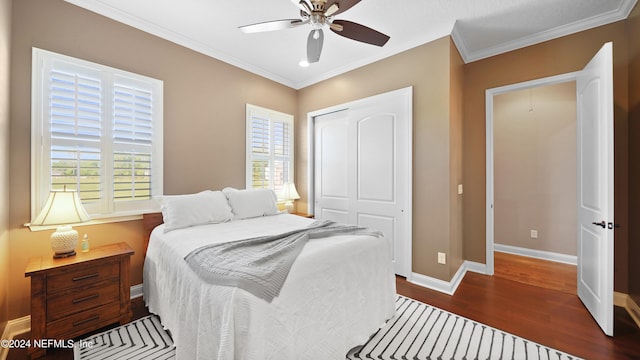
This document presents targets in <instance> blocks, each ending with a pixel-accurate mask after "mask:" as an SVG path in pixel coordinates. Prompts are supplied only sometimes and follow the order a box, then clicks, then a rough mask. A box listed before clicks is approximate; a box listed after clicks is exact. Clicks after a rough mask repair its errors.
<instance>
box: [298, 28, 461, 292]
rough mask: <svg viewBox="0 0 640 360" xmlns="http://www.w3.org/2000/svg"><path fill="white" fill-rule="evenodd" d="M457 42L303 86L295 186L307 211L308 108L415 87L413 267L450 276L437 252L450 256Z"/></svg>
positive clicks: (443, 41)
mask: <svg viewBox="0 0 640 360" xmlns="http://www.w3.org/2000/svg"><path fill="white" fill-rule="evenodd" d="M452 46H453V44H452V42H451V40H450V38H449V37H445V38H441V39H439V40H436V41H434V42H431V43H429V44H426V45H422V46H419V47H417V48H414V49H412V50H409V51H406V52H403V53H401V54H398V55H395V56H393V57H390V58H387V59H384V60H381V61H378V62H376V63H374V64H371V65H368V66H365V67H363V68H360V69H356V70H353V71H350V72H348V73H346V74H343V75H339V76H336V77H334V78H332V79H329V80H326V81H323V82H321V83H318V84H315V85H312V86H309V87H307V88H304V89H302V90H299V92H298V113H297V122H296V139H297V141H298V142H297V145H296V186H297V187H298V190H299V192H300V195H301V197H302V199H301V200H299V201H297V202H296V204H297V206H298V209H305V210H306V208H307V194H308V189H307V181H308V179H307V170H308V164H309V162H308V159H307V150H306V149H307V146H308V144H307V130H308V129H307V120H306V116H307V113H308V112H311V111H316V110H320V109H324V108H327V107H330V106H334V105H338V104H342V103H346V102H349V101H353V100H357V99H362V98H365V97H368V96H372V95H376V94H380V93H384V92H387V91H391V90H396V89H400V88H404V87H407V86H413V271H414V272H417V273H420V274H425V275H428V276H432V277H435V278H439V279H443V280H446V281H448V280H450V278H451V272H450V269H449V267H448V266H445V265H438V264H437V252H444V253H447V254H448V255H449V257H451V254H450V251H451V249H450V236H451V234H450V227H449V226H447V224H450V221H451V219H450V217H451V216H450V213H451V211H452V210H451V207H450V204H449V201H450V191H451V190H452V189H451V181H450V171H451V170H450V156H451V154H450V152H451V150H450V146H451V140H450V136H451V128H450V127H451V124H450V121H449V119H450V111H451V109H450V105H449V104H450V97H451V96H450V88H449V87H450V77H451V73H450V71H451V70H450V68H451V59H450V57H451V56H450V52H451V47H452ZM456 71H457V72H460V70H459V69H458V70H456ZM460 252H461V250H460ZM454 258H461V254H460V255H456V256H454Z"/></svg>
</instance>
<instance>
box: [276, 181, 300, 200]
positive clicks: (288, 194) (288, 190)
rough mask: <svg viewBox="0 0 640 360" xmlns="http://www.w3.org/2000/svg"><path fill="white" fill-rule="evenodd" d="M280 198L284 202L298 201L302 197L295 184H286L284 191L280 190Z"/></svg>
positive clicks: (283, 187)
mask: <svg viewBox="0 0 640 360" xmlns="http://www.w3.org/2000/svg"><path fill="white" fill-rule="evenodd" d="M279 195H280V198H281V199H283V200H298V199H300V195H299V194H298V191H297V190H296V186H295V185H294V184H293V183H290V182H288V183H284V185H283V186H282V190H280V194H279Z"/></svg>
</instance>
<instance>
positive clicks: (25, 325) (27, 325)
mask: <svg viewBox="0 0 640 360" xmlns="http://www.w3.org/2000/svg"><path fill="white" fill-rule="evenodd" d="M142 288H143V287H142V284H138V285H133V286H132V287H131V290H130V292H131V299H135V298H139V297H141V296H142ZM29 331H31V315H27V316H23V317H21V318H18V319H13V320H9V321H8V322H7V326H6V327H5V328H4V333H2V338H1V339H2V340H11V339H13V338H14V337H15V336H18V335H20V334H24V333H26V332H29ZM8 355H9V349H8V348H6V347H0V360H6V359H7V356H8Z"/></svg>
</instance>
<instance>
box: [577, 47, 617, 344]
mask: <svg viewBox="0 0 640 360" xmlns="http://www.w3.org/2000/svg"><path fill="white" fill-rule="evenodd" d="M612 59H613V55H612V44H611V43H607V44H605V45H604V46H603V47H602V49H600V51H599V52H598V53H597V54H596V56H595V57H594V58H593V59H592V60H591V61H590V62H589V64H587V66H586V67H585V68H584V70H583V71H582V72H580V74H579V75H578V78H577V82H576V84H577V85H576V90H577V102H578V104H577V107H578V108H577V115H578V120H577V125H578V138H577V140H578V296H579V297H580V299H581V300H582V302H583V303H584V305H585V306H586V308H587V309H588V310H589V312H590V313H591V315H592V316H593V318H594V319H595V320H596V321H597V322H598V325H600V327H601V328H602V330H603V331H604V332H605V333H606V334H607V335H609V336H613V233H614V232H613V227H614V226H613V60H612Z"/></svg>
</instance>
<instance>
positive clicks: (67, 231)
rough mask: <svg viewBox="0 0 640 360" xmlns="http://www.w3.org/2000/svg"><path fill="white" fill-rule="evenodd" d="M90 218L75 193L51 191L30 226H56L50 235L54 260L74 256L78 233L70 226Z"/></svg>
mask: <svg viewBox="0 0 640 360" xmlns="http://www.w3.org/2000/svg"><path fill="white" fill-rule="evenodd" d="M90 219H91V218H90V217H89V215H88V214H87V211H86V210H85V209H84V207H83V206H82V203H81V202H80V198H79V197H78V193H77V192H76V191H67V190H66V189H65V190H63V191H55V190H54V191H51V193H49V198H48V199H47V203H46V204H45V205H44V207H43V208H42V211H40V213H39V214H38V216H36V218H35V219H34V220H33V221H32V222H31V225H58V228H57V229H56V231H55V232H54V233H53V234H51V249H52V250H53V252H54V255H53V257H54V259H58V258H64V257H69V256H74V255H75V254H76V246H77V245H78V232H77V231H76V230H73V228H72V227H71V224H77V223H82V222H86V221H89V220H90Z"/></svg>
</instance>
